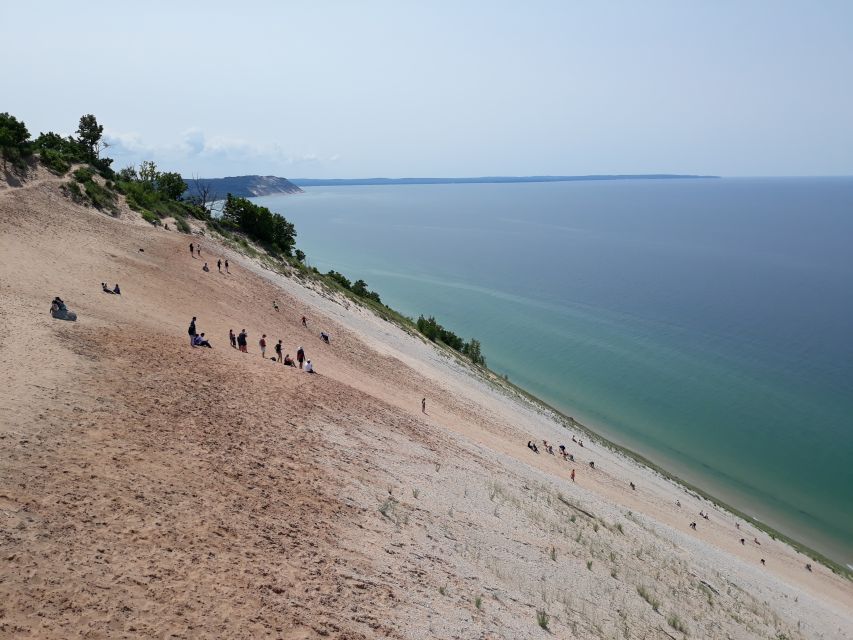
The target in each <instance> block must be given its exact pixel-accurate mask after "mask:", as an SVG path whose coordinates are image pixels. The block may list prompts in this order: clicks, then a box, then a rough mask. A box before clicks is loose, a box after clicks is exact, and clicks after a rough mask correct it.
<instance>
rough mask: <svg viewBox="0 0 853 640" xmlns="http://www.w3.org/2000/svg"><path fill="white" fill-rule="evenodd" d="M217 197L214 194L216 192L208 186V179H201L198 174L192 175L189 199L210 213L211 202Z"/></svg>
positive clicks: (211, 208)
mask: <svg viewBox="0 0 853 640" xmlns="http://www.w3.org/2000/svg"><path fill="white" fill-rule="evenodd" d="M218 199H219V197H218V196H217V195H216V192H215V191H213V188H212V187H211V186H210V181H209V180H202V179H201V178H199V177H198V176H195V175H194V176H193V177H192V187H191V189H190V197H189V201H190V202H191V203H192V204H194V205H197V206H199V207H201V208H202V209H204V210H205V211H207V212H209V213H211V212H212V211H213V203H214V202H216V201H217V200H218Z"/></svg>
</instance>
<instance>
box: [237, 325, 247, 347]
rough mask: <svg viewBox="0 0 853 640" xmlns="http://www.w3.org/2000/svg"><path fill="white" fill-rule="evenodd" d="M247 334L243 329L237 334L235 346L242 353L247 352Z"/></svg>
mask: <svg viewBox="0 0 853 640" xmlns="http://www.w3.org/2000/svg"><path fill="white" fill-rule="evenodd" d="M248 345H249V334H247V333H246V330H245V329H243V330H242V331H241V332H240V334H239V335H238V336H237V347H238V348H239V349H240V351H242V352H243V353H249V348H248Z"/></svg>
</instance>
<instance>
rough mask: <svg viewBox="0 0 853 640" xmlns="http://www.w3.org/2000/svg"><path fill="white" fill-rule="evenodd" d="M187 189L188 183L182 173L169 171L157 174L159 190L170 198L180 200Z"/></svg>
mask: <svg viewBox="0 0 853 640" xmlns="http://www.w3.org/2000/svg"><path fill="white" fill-rule="evenodd" d="M186 190H187V183H186V182H184V179H183V178H182V177H181V174H180V173H176V172H174V171H167V172H164V173H161V174H159V175H158V176H157V191H159V192H160V193H162V194H163V195H164V196H166V197H167V198H169V199H170V200H180V199H181V196H182V195H183V193H184V191H186Z"/></svg>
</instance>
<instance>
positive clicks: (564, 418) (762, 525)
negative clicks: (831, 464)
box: [466, 363, 853, 581]
mask: <svg viewBox="0 0 853 640" xmlns="http://www.w3.org/2000/svg"><path fill="white" fill-rule="evenodd" d="M466 364H467V363H466ZM486 370H487V371H488V374H491V375H490V378H494V379H490V380H489V382H491V383H493V384H495V383H497V384H498V385H509V386H510V387H511V388H512V390H513V391H514V392H516V393H519V394H521V395H522V396H523V397H524V398H526V399H527V400H528V401H529V402H531V403H533V404H534V405H538V406H540V407H541V408H542V409H544V410H545V411H548V412H550V413H551V414H552V415H553V417H554V418H555V419H557V420H558V421H559V422H561V423H562V424H563V426H564V427H565V428H566V429H573V428H574V429H580V430H581V431H583V432H584V433H585V434H586V435H587V436H588V437H589V438H590V439H592V440H594V441H597V442H598V443H599V444H601V445H602V446H605V447H607V448H609V449H610V450H612V451H614V452H616V453H618V454H620V455H623V456H625V457H626V458H629V459H630V460H633V461H634V462H637V463H638V464H640V465H642V466H644V467H646V468H648V469H650V470H651V471H653V472H655V473H657V474H658V475H660V476H661V477H663V478H665V479H667V480H669V481H670V482H672V483H674V484H676V485H678V486H679V487H681V488H682V489H683V490H684V491H686V492H688V493H692V494H695V495H696V496H699V497H701V499H703V500H705V501H708V502H710V503H711V504H713V505H715V506H716V507H718V508H720V509H722V510H724V511H727V512H728V513H730V514H731V515H733V516H736V517H738V518H741V519H742V520H744V521H745V522H749V523H750V524H752V525H753V526H754V527H756V528H757V529H759V530H761V531H763V532H765V533H766V534H767V535H769V536H770V537H771V538H773V539H774V540H780V541H782V542H784V543H786V544H787V545H789V546H790V547H792V548H793V549H795V550H796V551H798V552H800V553H802V554H804V555H807V556H808V557H810V558H811V559H812V560H815V561H816V562H820V563H821V564H823V565H824V566H826V567H827V568H829V569H830V570H832V571H833V573H836V574H838V575H841V576H843V577H845V578H847V579H848V580H851V581H853V566H851V565H850V564H846V565H845V564H844V563H842V561H837V560H833V559H832V558H830V557H828V556H827V555H825V554H824V553H822V552H820V551H818V550H817V549H814V548H813V547H812V546H810V544H809V543H805V542H801V541H800V540H798V539H796V538H793V537H792V536H790V535H788V534H785V533H782V532H781V531H779V530H777V529H776V528H775V527H773V526H771V525H769V524H767V523H766V522H764V521H762V520H760V519H759V518H758V517H757V516H752V515H749V514H748V513H746V512H744V511H743V510H741V509H738V508H737V507H734V506H732V505H731V504H729V503H728V502H726V501H724V500H722V499H720V498H718V497H717V496H715V495H714V494H712V493H711V492H710V491H708V490H706V489H702V488H701V487H699V486H697V485H696V484H695V483H693V482H688V481H687V480H684V479H683V478H681V477H679V476H678V475H676V474H675V473H674V472H672V471H669V470H668V469H666V468H665V467H663V466H661V465H660V464H658V463H656V462H653V461H652V460H650V459H649V458H648V457H647V456H646V455H644V454H642V453H639V452H637V451H634V450H633V449H631V448H630V447H628V446H626V445H621V444H618V443H617V442H614V441H613V440H612V439H611V437H612V436H611V437H608V436H605V435H602V434H601V433H600V432H599V431H597V430H596V429H595V428H594V427H591V426H588V425H585V424H583V423H581V422H580V421H579V420H576V419H574V418H573V417H571V416H568V415H566V414H565V413H563V412H562V411H561V410H559V409H557V408H556V407H554V406H552V405H550V404H549V403H548V402H546V401H545V400H542V399H541V398H539V397H537V396H535V395H534V394H532V393H530V392H529V391H527V390H525V389H524V388H522V387H519V386H517V385H515V384H514V383H513V382H510V381H508V380H505V379H503V378H501V376H499V375H498V374H497V373H495V372H494V371H492V370H491V369H488V368H486Z"/></svg>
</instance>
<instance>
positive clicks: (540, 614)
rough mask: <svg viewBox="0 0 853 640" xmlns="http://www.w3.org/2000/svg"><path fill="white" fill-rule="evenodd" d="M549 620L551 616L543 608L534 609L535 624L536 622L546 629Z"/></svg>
mask: <svg viewBox="0 0 853 640" xmlns="http://www.w3.org/2000/svg"><path fill="white" fill-rule="evenodd" d="M550 621H551V616H549V615H548V614H547V613H545V610H544V609H539V610H537V611H536V624H538V625H539V626H540V627H541V628H542V629H545V631H548V623H549V622H550Z"/></svg>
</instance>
